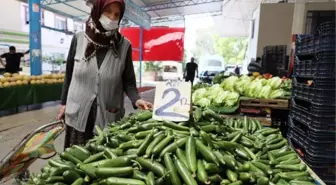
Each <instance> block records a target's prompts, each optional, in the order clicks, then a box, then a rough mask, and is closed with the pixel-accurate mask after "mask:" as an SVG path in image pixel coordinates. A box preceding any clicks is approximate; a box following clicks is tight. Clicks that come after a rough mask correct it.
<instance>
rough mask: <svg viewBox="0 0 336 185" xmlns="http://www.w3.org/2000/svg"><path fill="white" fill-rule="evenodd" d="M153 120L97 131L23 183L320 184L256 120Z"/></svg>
mask: <svg viewBox="0 0 336 185" xmlns="http://www.w3.org/2000/svg"><path fill="white" fill-rule="evenodd" d="M152 114H153V113H152V112H150V111H144V112H140V113H138V114H136V115H132V116H129V117H126V118H124V119H122V120H121V121H120V122H118V123H113V124H111V125H109V126H108V127H107V128H105V129H104V130H101V129H100V128H99V127H96V131H97V133H98V134H97V136H96V137H94V138H93V139H91V140H89V141H88V143H87V144H86V145H85V146H78V145H74V146H72V147H70V148H67V149H66V150H65V151H63V152H61V153H60V154H59V157H57V158H54V159H50V160H49V161H48V164H47V165H46V166H45V167H43V168H42V169H41V172H40V173H39V174H35V175H32V176H31V177H30V179H29V181H28V182H27V183H26V184H69V185H84V184H108V185H109V184H111V185H115V184H118V185H154V184H158V185H160V184H162V185H166V184H173V185H182V184H187V185H197V184H216V185H217V184H218V185H226V184H227V185H243V184H257V185H269V184H278V185H282V184H291V185H296V184H299V185H301V184H302V185H315V184H316V183H321V184H323V182H321V181H320V182H319V180H316V179H315V178H313V176H314V177H316V175H315V174H314V173H313V172H312V171H311V170H309V168H308V167H307V166H306V164H305V163H304V162H302V161H301V160H300V159H299V158H298V155H297V154H296V152H295V151H294V150H293V149H292V148H291V147H290V146H289V145H288V143H287V140H286V139H285V138H283V137H282V135H281V134H280V132H279V130H278V129H276V128H264V127H263V126H262V124H261V123H260V122H259V121H257V120H254V119H250V118H247V117H244V118H243V119H238V118H232V119H226V118H222V117H220V116H218V115H217V114H216V113H215V112H213V111H212V110H210V109H205V110H201V109H199V108H194V110H193V116H192V119H190V120H189V121H187V122H180V123H178V124H176V123H173V122H169V121H156V120H153V119H152ZM1 170H2V171H0V172H1V174H3V172H4V171H5V170H10V169H8V168H6V167H3V168H2V169H1Z"/></svg>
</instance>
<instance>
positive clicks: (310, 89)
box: [292, 77, 336, 105]
mask: <svg viewBox="0 0 336 185" xmlns="http://www.w3.org/2000/svg"><path fill="white" fill-rule="evenodd" d="M335 89H336V87H335V79H317V78H315V79H307V78H300V77H294V78H293V85H292V96H295V97H298V98H300V99H303V100H306V101H309V102H313V103H314V104H317V105H335V100H336V98H335V93H336V90H335Z"/></svg>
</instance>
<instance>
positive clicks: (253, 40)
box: [248, 6, 260, 63]
mask: <svg viewBox="0 0 336 185" xmlns="http://www.w3.org/2000/svg"><path fill="white" fill-rule="evenodd" d="M253 22H254V32H253V33H252V30H253ZM259 24H260V6H258V7H257V8H256V10H255V11H254V12H253V14H252V21H251V22H250V34H249V40H250V42H249V49H248V57H249V58H250V59H252V58H254V59H256V58H257V46H258V38H259ZM252 34H253V35H252ZM249 62H250V60H249V61H248V63H249Z"/></svg>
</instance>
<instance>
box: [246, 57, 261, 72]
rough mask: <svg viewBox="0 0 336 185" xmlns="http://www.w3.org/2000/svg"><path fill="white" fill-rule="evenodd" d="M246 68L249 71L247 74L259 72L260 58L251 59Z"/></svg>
mask: <svg viewBox="0 0 336 185" xmlns="http://www.w3.org/2000/svg"><path fill="white" fill-rule="evenodd" d="M247 70H248V72H249V74H252V73H254V72H259V73H261V71H262V70H261V58H260V57H258V58H257V60H255V61H252V62H251V63H250V64H249V65H248V67H247Z"/></svg>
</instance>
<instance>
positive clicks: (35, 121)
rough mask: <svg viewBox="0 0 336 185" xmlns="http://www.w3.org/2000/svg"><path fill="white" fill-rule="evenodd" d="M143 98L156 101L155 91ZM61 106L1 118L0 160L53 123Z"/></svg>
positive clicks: (57, 143)
mask: <svg viewBox="0 0 336 185" xmlns="http://www.w3.org/2000/svg"><path fill="white" fill-rule="evenodd" d="M141 97H142V98H143V99H145V100H147V101H150V102H153V101H154V90H149V91H146V92H143V93H141ZM125 109H126V115H128V114H129V113H131V112H135V110H134V109H133V107H132V105H131V103H130V101H129V100H128V99H127V98H125ZM58 110H59V105H57V104H55V103H53V104H50V103H49V104H48V105H47V107H45V108H43V109H39V110H34V111H28V112H22V113H18V114H14V115H10V116H6V117H1V118H0V148H1V150H0V159H3V158H4V157H5V156H6V155H7V154H8V153H9V152H10V151H11V150H12V149H13V148H14V147H15V146H16V145H17V144H18V143H19V142H20V141H21V140H22V139H23V138H24V137H25V136H26V135H27V134H28V133H30V132H32V131H33V130H35V129H37V128H38V127H40V126H42V125H44V124H47V123H49V122H51V121H52V120H53V119H54V118H55V116H56V115H57V113H58ZM63 143H64V134H62V135H60V136H59V137H58V138H57V139H56V141H55V146H56V149H57V151H58V152H61V151H62V149H63ZM45 164H46V161H44V160H37V161H35V162H34V163H33V164H32V165H31V166H30V168H29V170H30V171H31V172H32V173H34V172H35V173H37V172H39V171H40V169H41V168H42V167H43V166H44V165H45ZM4 185H17V183H16V182H15V180H11V181H8V182H6V183H4Z"/></svg>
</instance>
